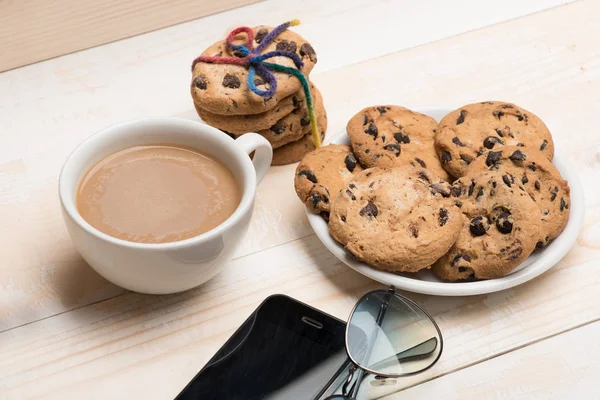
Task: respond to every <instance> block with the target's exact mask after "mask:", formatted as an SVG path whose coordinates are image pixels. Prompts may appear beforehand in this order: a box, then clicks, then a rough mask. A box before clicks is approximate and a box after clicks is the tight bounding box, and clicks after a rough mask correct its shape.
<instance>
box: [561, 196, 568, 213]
mask: <svg viewBox="0 0 600 400" xmlns="http://www.w3.org/2000/svg"><path fill="white" fill-rule="evenodd" d="M565 208H569V206H568V205H567V202H566V201H565V199H563V198H562V197H561V198H560V211H564V210H565Z"/></svg>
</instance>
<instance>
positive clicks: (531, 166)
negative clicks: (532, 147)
mask: <svg viewBox="0 0 600 400" xmlns="http://www.w3.org/2000/svg"><path fill="white" fill-rule="evenodd" d="M527 168H529V169H530V170H532V171H534V172H535V171H537V167H536V166H535V163H531V164H530V165H528V166H527Z"/></svg>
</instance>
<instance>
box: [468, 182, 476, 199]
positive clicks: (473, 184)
mask: <svg viewBox="0 0 600 400" xmlns="http://www.w3.org/2000/svg"><path fill="white" fill-rule="evenodd" d="M473 190H475V181H471V185H470V186H469V191H468V192H467V194H468V195H469V196H471V195H472V194H473Z"/></svg>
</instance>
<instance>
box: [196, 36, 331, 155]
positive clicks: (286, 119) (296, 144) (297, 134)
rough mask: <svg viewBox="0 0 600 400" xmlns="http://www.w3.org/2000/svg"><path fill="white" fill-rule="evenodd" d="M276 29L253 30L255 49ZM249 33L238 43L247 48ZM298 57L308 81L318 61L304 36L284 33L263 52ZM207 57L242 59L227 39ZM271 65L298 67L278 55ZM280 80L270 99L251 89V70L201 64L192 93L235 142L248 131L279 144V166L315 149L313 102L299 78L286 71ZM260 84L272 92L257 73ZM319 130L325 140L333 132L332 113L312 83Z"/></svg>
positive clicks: (206, 114) (200, 110)
mask: <svg viewBox="0 0 600 400" xmlns="http://www.w3.org/2000/svg"><path fill="white" fill-rule="evenodd" d="M273 29H274V28H272V27H268V26H257V27H255V28H252V31H253V32H254V39H253V43H252V46H259V45H260V44H261V42H262V41H263V39H265V37H267V35H268V34H269V33H270V32H271V31H272V30H273ZM247 39H248V37H247V35H246V33H239V34H238V35H237V36H236V37H235V39H234V41H233V43H234V44H237V45H242V44H245V43H246V41H247ZM270 51H285V52H289V53H294V54H296V55H298V56H299V57H300V59H301V60H302V62H303V66H302V68H301V70H300V71H301V72H302V73H303V74H304V76H305V77H306V78H308V76H309V74H310V72H311V70H312V69H313V67H314V65H315V64H316V62H317V55H316V53H315V51H314V49H313V48H312V46H311V45H310V44H309V43H308V42H306V40H304V39H303V38H302V37H301V36H300V35H298V34H297V33H295V32H292V31H290V30H284V31H282V32H281V33H279V34H278V35H277V36H275V37H274V38H273V40H272V41H270V42H269V43H268V44H267V46H266V47H265V48H264V49H262V51H260V54H265V53H268V52H270ZM202 55H203V56H209V57H213V58H218V57H237V58H241V57H242V55H241V54H238V52H236V51H232V50H231V49H230V48H229V47H228V46H227V44H226V41H225V40H222V41H219V42H217V43H215V44H214V45H212V46H210V47H209V48H208V49H206V50H205V51H204V52H203V53H202ZM268 62H269V63H273V64H279V65H282V66H285V67H290V68H295V65H294V63H293V61H292V60H291V59H290V58H287V57H283V56H277V57H273V58H269V59H268ZM271 72H272V73H273V75H274V76H275V78H276V81H277V89H276V91H275V92H274V94H273V95H272V96H270V97H268V98H265V97H262V96H259V95H257V94H256V93H254V92H253V91H252V90H251V89H250V87H249V86H248V74H249V70H248V68H247V67H246V66H244V65H232V64H221V63H209V62H197V63H196V64H195V65H194V67H193V71H192V75H193V76H192V84H191V94H192V98H193V100H194V105H195V108H196V111H197V113H198V115H199V116H200V118H202V120H204V121H205V122H206V123H207V124H209V125H212V126H214V127H215V128H218V129H220V130H222V131H224V132H226V133H227V134H229V135H230V136H232V137H233V138H237V137H238V136H240V135H243V134H245V133H247V132H257V133H259V134H261V135H263V136H264V137H265V138H266V139H267V140H269V142H270V143H271V145H272V146H273V149H274V152H273V163H272V164H273V165H282V164H290V163H294V162H298V161H300V160H301V159H302V157H304V155H306V154H307V153H309V152H311V151H312V150H314V149H315V145H314V144H313V140H312V136H311V133H312V132H311V125H310V117H309V111H308V108H307V102H306V99H305V95H304V91H303V88H302V84H301V82H300V80H299V79H298V77H296V76H294V75H292V74H287V73H285V72H274V71H271ZM253 83H254V86H255V87H256V88H258V89H259V90H261V91H267V90H268V89H269V83H268V82H265V80H264V79H263V78H262V77H260V76H259V74H257V75H256V76H255V77H254V81H253ZM309 86H310V92H311V96H312V98H313V106H314V110H315V115H316V119H317V126H318V129H319V132H320V134H321V136H322V137H324V135H325V131H326V129H327V115H326V112H325V108H324V106H323V99H322V97H321V93H320V92H319V90H318V89H317V88H316V87H315V86H314V85H313V84H312V83H310V84H309Z"/></svg>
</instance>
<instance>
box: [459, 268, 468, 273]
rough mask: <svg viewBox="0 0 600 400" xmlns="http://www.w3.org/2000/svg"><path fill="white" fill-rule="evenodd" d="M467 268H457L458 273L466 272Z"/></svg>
mask: <svg viewBox="0 0 600 400" xmlns="http://www.w3.org/2000/svg"><path fill="white" fill-rule="evenodd" d="M467 269H468V268H467V267H458V272H467Z"/></svg>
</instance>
